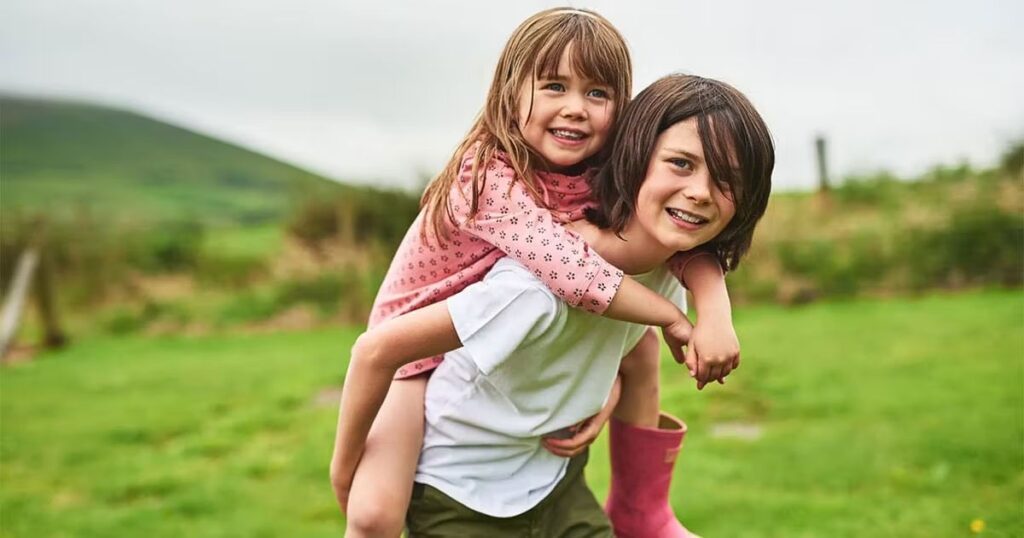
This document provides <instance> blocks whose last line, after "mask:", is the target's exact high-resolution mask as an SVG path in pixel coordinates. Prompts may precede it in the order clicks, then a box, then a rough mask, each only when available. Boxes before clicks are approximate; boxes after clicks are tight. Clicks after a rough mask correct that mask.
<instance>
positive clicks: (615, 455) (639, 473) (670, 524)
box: [604, 413, 699, 538]
mask: <svg viewBox="0 0 1024 538" xmlns="http://www.w3.org/2000/svg"><path fill="white" fill-rule="evenodd" d="M610 422H611V426H610V428H609V429H610V431H611V460H612V484H611V490H610V491H609V492H608V501H607V502H606V503H605V506H604V511H605V512H607V514H608V519H610V520H611V522H612V527H613V528H614V529H615V536H617V537H618V538H699V537H698V536H697V535H696V534H693V533H692V532H690V531H688V530H686V527H684V526H683V524H682V523H680V522H679V520H678V519H676V516H675V514H674V513H673V512H672V506H671V505H670V504H669V502H668V490H669V485H670V483H671V482H672V467H673V466H674V465H675V462H676V456H678V455H679V448H680V447H681V446H682V444H683V436H684V435H685V434H686V424H684V423H683V421H681V420H679V419H678V418H676V417H673V416H672V415H669V414H667V413H662V414H661V416H660V417H658V427H657V428H643V427H639V426H633V425H630V424H626V423H625V422H621V421H618V420H616V419H615V418H614V417H612V419H611V421H610Z"/></svg>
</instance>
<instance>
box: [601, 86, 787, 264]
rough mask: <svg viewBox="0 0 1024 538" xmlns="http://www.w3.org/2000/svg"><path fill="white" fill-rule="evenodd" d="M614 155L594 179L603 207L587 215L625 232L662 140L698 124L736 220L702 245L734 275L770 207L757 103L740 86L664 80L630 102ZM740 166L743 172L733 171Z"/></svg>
mask: <svg viewBox="0 0 1024 538" xmlns="http://www.w3.org/2000/svg"><path fill="white" fill-rule="evenodd" d="M620 118H621V120H620V122H619V127H618V129H617V131H616V134H615V139H614V141H613V142H612V149H611V154H610V155H609V157H608V160H607V162H606V163H605V166H604V168H602V169H601V171H600V172H599V173H598V174H597V175H596V176H595V177H594V179H593V185H592V186H593V192H594V198H595V200H596V202H597V207H596V208H593V209H591V210H588V211H587V218H588V219H589V220H590V221H591V222H593V223H594V224H597V225H598V226H600V227H602V228H611V229H612V230H614V231H615V232H621V231H622V230H623V229H624V228H625V226H626V224H627V223H628V222H629V220H630V219H631V218H632V217H633V214H634V213H635V212H636V204H637V196H638V194H639V192H640V185H642V184H643V182H644V179H645V178H646V175H647V167H648V162H649V161H650V159H651V158H652V156H653V153H654V150H655V147H656V144H657V140H658V136H659V135H661V133H662V132H664V131H665V130H666V129H668V128H669V127H672V126H673V125H675V124H677V123H679V122H681V121H685V120H688V119H690V118H696V119H697V131H698V133H699V134H700V141H701V144H702V145H703V147H704V157H705V161H706V162H707V163H708V169H709V171H710V173H711V177H712V178H713V179H714V181H716V182H717V183H719V184H720V185H722V187H723V189H725V188H728V189H729V190H731V191H732V195H733V201H734V202H735V204H736V215H735V216H734V217H733V218H732V220H731V221H730V222H729V224H728V225H727V226H726V227H725V229H724V230H722V232H721V233H719V234H718V236H717V237H715V238H714V239H712V240H711V241H709V242H708V243H707V244H705V245H704V246H702V247H701V248H704V249H706V250H709V251H710V252H712V253H713V254H715V256H716V257H717V258H718V262H719V263H720V264H721V265H722V268H723V269H725V270H727V271H731V270H733V269H735V268H736V267H737V266H739V263H740V258H741V257H743V255H744V254H745V253H746V252H747V250H748V249H749V248H750V242H751V240H752V239H753V235H754V226H756V225H757V221H758V220H759V219H760V218H761V216H762V215H764V211H765V208H766V207H767V206H768V193H769V192H770V191H771V185H772V169H773V168H774V167H775V145H774V143H773V142H772V137H771V133H769V131H768V127H767V126H766V125H765V123H764V120H763V119H761V115H760V114H758V113H757V110H756V109H755V108H754V105H752V104H751V103H750V101H749V100H748V99H747V98H746V96H744V95H743V94H742V93H740V92H739V91H738V90H736V88H733V87H732V86H730V85H728V84H726V83H724V82H720V81H717V80H713V79H707V78H703V77H698V76H692V75H669V76H667V77H663V78H661V79H659V80H657V81H656V82H654V83H653V84H651V85H650V86H648V87H647V88H646V89H644V91H642V92H640V94H639V95H637V96H636V98H635V99H634V100H633V102H631V103H630V104H629V105H628V107H627V108H626V110H625V111H623V113H622V115H621V116H620ZM735 165H738V166H739V173H738V175H737V174H736V173H734V172H733V166H735Z"/></svg>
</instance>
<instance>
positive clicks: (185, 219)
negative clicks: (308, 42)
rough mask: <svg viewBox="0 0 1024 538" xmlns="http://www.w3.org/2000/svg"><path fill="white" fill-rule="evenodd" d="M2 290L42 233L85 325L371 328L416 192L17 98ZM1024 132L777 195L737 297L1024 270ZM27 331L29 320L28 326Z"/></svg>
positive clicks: (122, 117)
mask: <svg viewBox="0 0 1024 538" xmlns="http://www.w3.org/2000/svg"><path fill="white" fill-rule="evenodd" d="M0 104H2V108H3V116H2V118H0V121H2V124H0V128H2V131H3V137H2V139H0V144H2V146H0V172H2V175H3V181H2V182H0V286H3V289H4V290H6V289H7V286H8V284H9V282H10V280H11V277H12V274H13V271H14V266H15V263H16V261H17V259H18V256H19V254H20V253H21V252H22V251H23V250H24V249H25V247H26V245H28V244H30V243H38V244H40V245H43V247H44V248H43V251H44V253H45V256H46V258H47V259H48V260H49V262H50V267H51V268H52V269H51V270H52V271H53V273H54V277H55V281H56V283H57V284H56V286H55V288H56V293H55V295H56V301H57V303H58V305H59V311H60V312H61V313H62V317H63V318H64V319H66V320H67V323H70V324H71V325H72V326H73V327H74V329H75V330H76V331H79V332H80V331H85V332H91V331H93V330H100V331H110V332H114V333H117V334H124V333H129V332H135V331H151V332H157V333H164V332H177V331H186V332H206V331H212V330H223V329H227V328H232V327H244V328H256V327H274V326H280V327H294V328H298V327H302V326H311V325H316V324H319V323H338V322H345V323H362V322H363V321H365V319H366V315H367V312H368V310H369V308H370V306H371V305H372V301H373V297H374V295H375V293H376V289H377V287H378V286H379V284H380V282H381V280H382V279H383V276H384V273H385V271H386V269H387V266H388V263H389V261H390V256H391V254H392V253H393V251H394V250H395V248H396V246H397V245H398V243H399V242H400V241H401V238H402V236H403V234H404V233H405V231H406V230H407V229H408V227H409V225H410V223H411V222H412V220H413V218H414V217H415V215H416V212H417V207H418V200H417V195H415V194H413V193H408V192H401V191H392V190H380V189H374V188H371V187H356V186H351V185H346V184H342V183H337V182H334V181H330V180H327V179H325V178H322V177H318V176H316V175H314V174H311V173H308V172H305V171H302V170H299V169H298V168H295V167H293V166H290V165H288V164H285V163H282V162H279V161H275V160H273V159H270V158H268V157H265V156H263V155H260V154H257V153H254V152H251V151H248V150H244V149H241V148H238V147H235V146H232V145H229V144H226V143H224V142H221V141H218V140H215V139H212V138H209V137H206V136H203V135H199V134H196V133H193V132H191V131H187V130H184V129H181V128H178V127H174V126H171V125H168V124H166V123H162V122H160V121H156V120H153V119H150V118H146V117H143V116H139V115H136V114H133V113H130V112H125V111H120V110H113V109H108V108H103V107H97V106H91V105H84V104H77V103H68V102H57V101H44V100H30V99H16V98H11V97H7V98H4V99H3V101H2V103H0ZM1022 162H1024V144H1022V143H1020V142H1017V143H1016V144H1014V145H1012V146H1011V147H1009V148H1008V149H1007V151H1006V153H1005V155H1004V156H1003V158H1002V160H1001V163H1000V164H999V165H998V166H996V167H993V168H989V169H978V168H975V167H972V166H970V165H969V164H967V163H961V164H955V165H939V166H936V167H935V168H934V169H932V170H931V171H929V172H928V173H926V174H924V175H922V176H921V177H915V178H898V177H895V176H893V175H892V174H889V173H887V172H884V171H881V172H877V173H873V174H866V175H861V176H853V177H847V178H845V179H844V180H842V181H841V182H839V184H838V185H837V186H834V187H833V188H831V189H829V190H828V191H825V192H818V193H810V192H781V193H776V194H774V195H773V197H772V200H771V203H770V204H769V209H768V212H767V214H766V216H765V218H764V220H763V222H762V224H761V225H760V228H759V229H758V232H757V236H756V239H755V241H754V245H753V248H752V250H751V252H750V255H749V257H748V258H747V259H745V260H744V263H743V264H742V266H741V268H740V269H739V270H738V271H736V272H735V273H734V274H731V275H729V287H730V290H731V293H732V295H733V297H734V299H735V300H736V302H738V303H740V304H743V303H752V302H763V301H772V302H781V303H783V304H797V303H805V302H809V301H813V300H817V299H821V298H834V297H856V296H890V295H894V294H913V293H918V292H921V291H924V290H931V289H960V288H965V287H984V286H1020V285H1021V283H1022V280H1024V180H1022V172H1021V167H1022ZM28 326H29V329H27V330H31V322H29V324H28Z"/></svg>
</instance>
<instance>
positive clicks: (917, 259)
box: [904, 206, 1024, 289]
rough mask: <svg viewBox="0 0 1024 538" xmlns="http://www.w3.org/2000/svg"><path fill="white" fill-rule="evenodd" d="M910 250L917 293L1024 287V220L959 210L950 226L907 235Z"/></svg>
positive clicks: (986, 209)
mask: <svg viewBox="0 0 1024 538" xmlns="http://www.w3.org/2000/svg"><path fill="white" fill-rule="evenodd" d="M904 248H905V251H906V252H907V258H908V260H909V269H910V272H911V274H910V282H911V285H912V286H913V287H914V288H916V289H923V288H927V287H932V286H961V285H967V284H985V283H1001V284H1004V285H1020V284H1022V283H1024V216H1021V215H1013V214H1010V213H1007V212H1004V211H1000V210H998V209H997V208H995V207H990V206H984V207H978V206H972V207H966V208H962V209H958V210H955V211H954V213H953V215H952V216H951V218H950V221H949V224H948V225H946V226H944V227H941V228H938V229H934V230H916V231H914V232H912V233H909V234H907V236H906V240H905V244H904Z"/></svg>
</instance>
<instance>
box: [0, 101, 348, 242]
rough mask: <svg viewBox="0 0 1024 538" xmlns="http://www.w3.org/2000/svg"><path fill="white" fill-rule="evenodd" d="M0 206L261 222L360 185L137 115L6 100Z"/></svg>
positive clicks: (1, 106)
mask: <svg viewBox="0 0 1024 538" xmlns="http://www.w3.org/2000/svg"><path fill="white" fill-rule="evenodd" d="M0 175H2V182H0V210H2V212H3V214H4V215H8V216H10V215H12V214H20V213H26V212H33V211H44V212H45V213H46V214H47V215H49V216H51V217H58V216H67V215H69V214H71V213H73V212H76V211H83V210H87V211H90V212H94V213H97V214H100V215H105V216H109V217H114V218H117V219H119V220H120V219H127V220H132V221H143V222H152V221H166V220H179V219H181V218H182V217H183V216H187V217H188V218H191V219H195V220H199V221H202V222H205V223H211V224H212V223H261V222H267V221H273V220H278V219H281V218H283V217H284V216H285V215H286V214H287V212H288V210H289V207H290V205H291V204H293V203H294V202H295V200H296V199H300V198H307V197H311V196H316V195H317V194H323V193H326V194H335V195H337V194H344V193H345V191H351V190H353V189H355V188H354V187H349V186H345V185H342V184H339V183H337V182H334V181H330V180H328V179H325V178H323V177H321V176H317V175H315V174H312V173H310V172H307V171H304V170H301V169H299V168H297V167H295V166H291V165H289V164H286V163H283V162H280V161H277V160H274V159H272V158H269V157H267V156H264V155H261V154H258V153H255V152H253V151H249V150H246V149H243V148H240V147H238V146H234V145H232V144H228V143H226V142H223V141H220V140H217V139H214V138H211V137H208V136H205V135H202V134H199V133H196V132H193V131H190V130H187V129H183V128H181V127H177V126H174V125H170V124H167V123H164V122H162V121H157V120H154V119H151V118H148V117H145V116H142V115H139V114H136V113H133V112H127V111H123V110H116V109H112V108H106V107H101V106H95V105H88V104H81V103H74V102H64V101H52V100H40V99H27V98H19V97H12V96H0Z"/></svg>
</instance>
